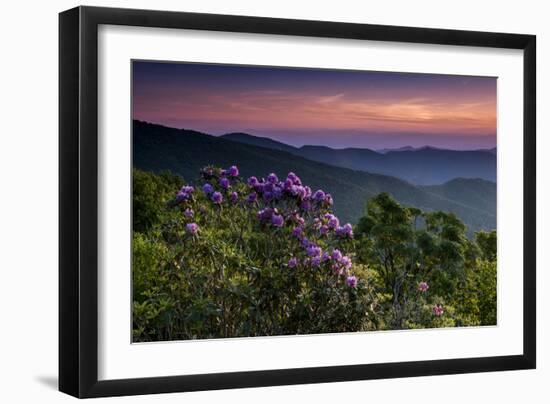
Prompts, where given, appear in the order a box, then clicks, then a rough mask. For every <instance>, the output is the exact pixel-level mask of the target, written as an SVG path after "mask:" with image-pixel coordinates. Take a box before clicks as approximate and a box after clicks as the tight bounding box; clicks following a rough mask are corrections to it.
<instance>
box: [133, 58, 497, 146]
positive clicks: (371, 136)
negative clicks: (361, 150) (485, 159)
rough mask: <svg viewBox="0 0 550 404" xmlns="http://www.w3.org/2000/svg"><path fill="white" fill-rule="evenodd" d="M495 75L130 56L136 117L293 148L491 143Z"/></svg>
mask: <svg viewBox="0 0 550 404" xmlns="http://www.w3.org/2000/svg"><path fill="white" fill-rule="evenodd" d="M496 86H497V80H496V78H491V77H473V76H450V75H434V74H408V73H384V72H367V71H349V70H325V69H301V68H279V67H258V66H238V65H212V64H189V63H162V62H137V61H134V62H133V85H132V91H133V118H134V119H139V120H143V121H147V122H152V123H159V124H163V125H166V126H170V127H176V128H186V129H194V130H198V131H201V132H206V133H209V134H212V135H222V134H225V133H230V132H246V133H250V134H253V135H257V136H264V137H270V138H272V139H275V140H279V141H282V142H285V143H288V144H292V145H295V146H301V145H303V144H315V145H327V146H331V147H336V148H343V147H367V148H372V149H380V148H385V147H401V146H406V145H411V146H415V147H418V146H424V145H431V146H435V147H443V148H450V149H476V148H488V147H495V145H496Z"/></svg>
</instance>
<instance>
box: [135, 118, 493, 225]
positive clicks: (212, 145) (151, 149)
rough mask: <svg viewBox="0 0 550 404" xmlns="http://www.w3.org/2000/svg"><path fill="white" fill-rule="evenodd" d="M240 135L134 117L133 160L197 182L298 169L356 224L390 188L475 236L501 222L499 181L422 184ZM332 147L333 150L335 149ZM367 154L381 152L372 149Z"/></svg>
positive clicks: (283, 173)
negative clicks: (217, 175)
mask: <svg viewBox="0 0 550 404" xmlns="http://www.w3.org/2000/svg"><path fill="white" fill-rule="evenodd" d="M236 136H237V134H232V135H228V136H223V137H216V136H211V135H208V134H205V133H200V132H196V131H192V130H183V129H173V128H168V127H164V126H161V125H154V124H149V123H145V122H140V121H134V123H133V164H134V166H135V167H136V168H140V169H142V170H146V171H153V172H160V171H162V170H170V171H172V172H174V173H176V174H179V175H181V176H182V177H183V178H184V179H185V180H186V181H189V182H191V183H194V182H196V181H197V175H198V172H199V170H200V169H201V168H202V167H204V166H206V165H208V164H213V165H217V166H222V167H228V166H230V165H232V164H236V165H238V166H239V170H240V172H241V175H242V176H244V177H248V176H251V175H256V176H260V177H261V176H267V174H269V173H271V172H275V173H276V174H277V175H279V176H281V177H282V176H286V174H287V173H288V172H290V171H294V172H295V173H297V174H298V175H299V176H300V177H301V178H302V180H303V181H304V183H306V184H308V185H310V186H311V187H312V188H313V189H314V190H316V189H324V190H325V191H328V192H330V193H331V194H332V195H333V197H334V201H335V202H334V210H335V212H336V213H337V214H338V216H340V218H341V220H343V221H349V222H352V223H356V222H357V220H358V219H359V218H360V217H361V216H362V215H363V213H364V208H365V203H366V201H367V200H368V199H369V198H371V197H373V196H375V195H377V194H378V193H380V192H388V193H390V194H392V195H393V196H394V197H395V198H396V199H397V200H398V201H399V202H401V203H402V204H405V205H408V206H415V207H418V208H421V209H424V210H442V211H446V212H454V213H456V214H457V215H458V216H459V217H460V218H461V219H462V220H463V221H464V222H465V223H466V224H467V226H468V228H469V230H470V234H471V232H472V231H477V230H480V229H493V228H495V226H496V184H495V183H493V182H490V181H486V180H482V179H475V180H470V179H462V178H461V179H457V180H453V181H450V182H447V183H445V184H442V185H438V186H416V185H413V184H410V183H409V182H407V181H404V180H402V179H399V178H395V177H392V176H387V175H380V174H373V173H369V172H365V171H360V170H352V169H348V168H343V167H338V165H337V164H335V163H334V161H332V162H331V161H330V159H329V161H327V162H326V163H321V162H319V161H315V160H314V159H308V158H306V157H305V155H307V154H304V156H300V155H298V154H297V153H295V152H294V151H295V149H296V148H293V147H292V146H288V145H284V144H282V143H279V142H275V141H273V140H271V139H265V138H255V139H259V140H258V141H259V142H262V144H261V145H255V144H249V143H245V142H239V141H236V140H235V137H236ZM246 136H248V135H246ZM231 138H233V139H231ZM230 139H231V140H230ZM289 148H290V149H289ZM313 148H314V149H318V147H317V146H314V147H313ZM301 149H304V148H301ZM305 149H306V151H307V149H308V148H307V147H306V148H305ZM326 149H328V151H329V153H330V151H331V150H333V149H329V148H326ZM347 150H348V153H349V150H359V151H360V152H359V153H360V155H362V153H364V150H365V149H347ZM367 152H369V153H373V154H375V155H379V156H380V154H379V153H376V152H373V151H371V150H367ZM402 153H404V152H400V153H397V154H402ZM487 154H488V153H487ZM313 155H315V156H317V158H319V157H318V156H319V155H316V154H313ZM329 163H330V164H329ZM331 164H332V165H331Z"/></svg>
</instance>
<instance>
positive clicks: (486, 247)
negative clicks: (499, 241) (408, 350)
mask: <svg viewBox="0 0 550 404" xmlns="http://www.w3.org/2000/svg"><path fill="white" fill-rule="evenodd" d="M475 240H476V241H475V242H472V241H471V240H469V239H468V238H467V237H466V227H465V226H464V224H463V223H462V222H461V221H460V220H459V219H458V218H457V217H456V216H455V215H454V214H452V213H444V212H422V211H421V210H419V209H416V208H408V207H404V206H401V205H400V204H399V203H398V202H396V201H395V200H394V199H393V198H392V197H391V196H390V195H388V194H385V193H382V194H380V195H378V196H376V197H375V198H373V199H371V200H370V201H369V203H368V204H367V209H366V212H365V216H363V217H362V218H361V219H360V221H359V223H358V225H357V227H356V243H357V251H358V257H357V261H358V262H360V263H363V264H364V265H369V266H370V267H371V268H372V269H373V270H374V271H375V273H376V274H377V276H376V277H375V278H374V284H373V285H372V286H373V287H374V288H375V290H376V292H377V297H378V305H379V307H380V309H381V310H380V316H381V319H380V320H381V321H384V324H383V325H382V327H383V328H390V329H401V328H426V327H442V326H465V325H469V326H474V325H490V324H496V232H495V231H493V232H490V233H486V232H480V233H477V234H476V237H475Z"/></svg>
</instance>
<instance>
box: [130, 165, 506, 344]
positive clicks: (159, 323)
mask: <svg viewBox="0 0 550 404" xmlns="http://www.w3.org/2000/svg"><path fill="white" fill-rule="evenodd" d="M199 179H200V181H199V182H198V185H189V184H188V185H183V180H182V179H181V178H180V177H177V176H173V175H171V174H168V173H164V174H162V175H155V174H152V173H147V172H143V171H140V170H134V209H133V212H134V234H133V257H132V258H133V300H134V302H133V323H134V324H133V338H134V341H159V340H177V339H196V338H222V337H243V336H261V335H289V334H310V333H333V332H350V331H368V330H387V329H404V328H429V327H454V326H477V325H494V324H496V232H494V231H493V232H479V233H477V234H476V236H475V238H474V240H470V239H468V237H466V232H467V229H466V226H465V225H464V224H463V223H462V222H461V221H460V220H459V219H458V218H457V217H456V216H455V215H454V214H452V213H444V212H440V211H436V212H423V211H422V210H420V209H417V208H412V207H406V206H403V205H401V204H400V203H398V202H397V201H396V200H395V199H394V198H393V197H392V196H390V195H389V194H386V193H381V194H378V195H377V196H375V197H374V198H372V199H370V200H369V201H368V203H367V207H366V210H365V214H364V215H363V217H361V219H360V220H359V223H358V224H357V225H356V226H355V227H353V226H352V225H351V224H349V223H346V224H341V223H340V221H339V219H338V217H336V216H335V215H334V213H333V212H332V206H333V200H332V196H331V195H330V194H329V193H327V192H324V191H322V190H318V191H316V192H313V191H312V190H311V189H310V188H309V187H308V186H305V185H303V184H302V181H301V179H300V178H299V177H298V176H297V175H295V174H294V173H288V175H287V176H286V177H285V178H284V179H282V180H279V178H277V175H276V174H274V173H271V174H269V175H268V176H267V177H266V178H265V179H263V178H261V179H258V178H256V177H250V178H248V179H247V181H244V180H243V179H242V178H241V177H240V176H239V170H238V169H237V167H235V166H232V167H230V168H229V169H226V170H222V169H220V168H217V167H213V166H208V167H205V168H204V169H203V170H201V171H200V176H199ZM195 184H197V183H195ZM178 189H179V191H178Z"/></svg>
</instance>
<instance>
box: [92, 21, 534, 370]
mask: <svg viewBox="0 0 550 404" xmlns="http://www.w3.org/2000/svg"><path fill="white" fill-rule="evenodd" d="M131 59H153V60H174V61H196V62H215V63H238V64H256V65H274V66H277V65H279V66H303V67H322V68H339V69H361V70H378V71H404V72H422V73H447V74H466V75H482V76H496V77H498V139H497V141H498V185H497V190H498V251H499V258H498V259H499V262H498V313H499V315H498V326H497V327H482V328H459V329H439V330H416V331H398V332H397V331H383V332H370V333H354V334H331V335H309V336H297V337H259V338H239V339H227V340H206V341H181V342H171V343H151V344H130V331H129V330H130V329H131V317H130V313H131V290H130V288H131V286H130V280H131V277H130V270H131V269H130V232H129V229H130V220H131V218H130V185H131V184H130V174H131V173H130V162H131V159H130V130H131V126H130V123H131V115H130V60H131ZM522 94H523V60H522V52H521V51H515V50H498V49H485V48H470V47H452V46H436V45H412V44H398V43H384V42H370V41H356V40H336V39H319V38H302V37H300V38H298V37H285V36H271V35H256V34H233V33H226V32H218V33H216V32H200V31H189V30H170V29H152V28H143V27H124V26H100V27H99V34H98V111H99V122H98V127H99V161H98V163H99V190H98V192H99V200H98V204H99V229H98V230H99V239H98V248H99V268H98V282H99V285H98V286H99V295H98V305H99V307H98V308H99V314H98V327H99V335H98V338H99V340H98V344H99V345H98V348H99V352H98V360H99V363H98V365H99V368H98V378H99V379H100V380H106V379H121V378H134V377H153V376H169V375H183V374H196V373H214V372H230V371H244V370H261V369H283V368H299V367H311V366H332V365H349V364H361V363H380V362H396V361H414V360H428V359H448V358H466V357H481V356H496V355H514V354H521V353H522V351H523V346H522V344H523V337H522V332H523V315H522V309H523V300H522V299H523V295H522V290H523V289H522V284H523V278H522V269H523V214H522V212H523V195H522V191H521V190H522V189H523V169H522V167H523V164H522V163H523V162H522V158H523V153H522V150H523V139H522V133H523V104H522V98H523V97H522Z"/></svg>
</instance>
